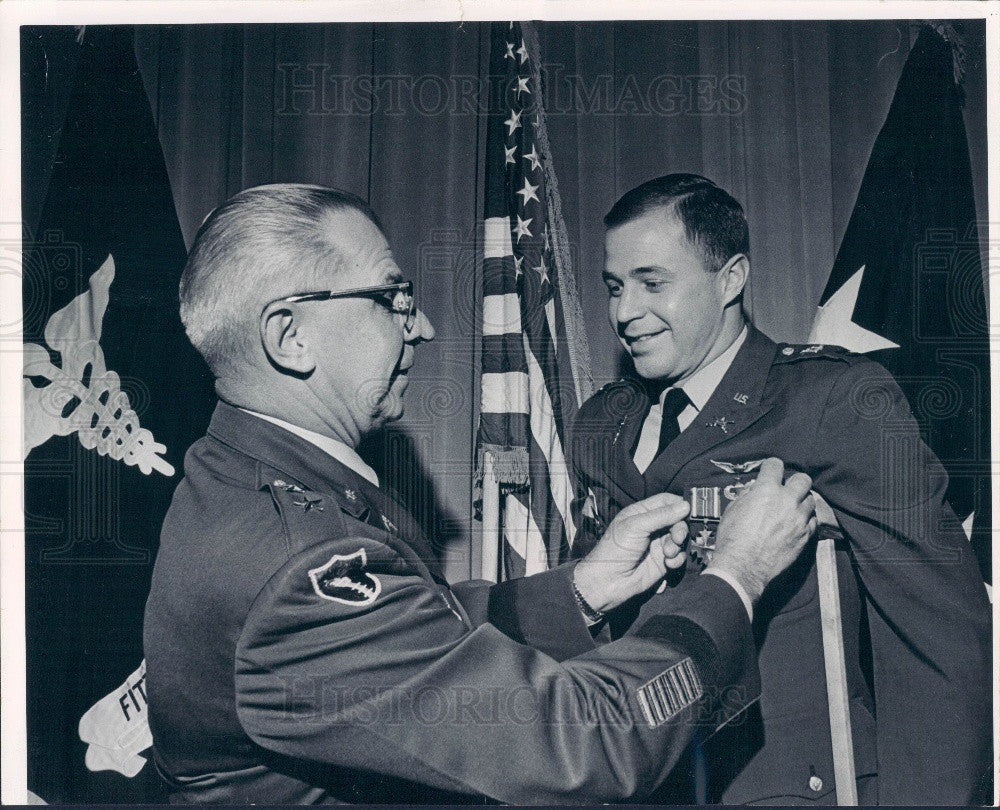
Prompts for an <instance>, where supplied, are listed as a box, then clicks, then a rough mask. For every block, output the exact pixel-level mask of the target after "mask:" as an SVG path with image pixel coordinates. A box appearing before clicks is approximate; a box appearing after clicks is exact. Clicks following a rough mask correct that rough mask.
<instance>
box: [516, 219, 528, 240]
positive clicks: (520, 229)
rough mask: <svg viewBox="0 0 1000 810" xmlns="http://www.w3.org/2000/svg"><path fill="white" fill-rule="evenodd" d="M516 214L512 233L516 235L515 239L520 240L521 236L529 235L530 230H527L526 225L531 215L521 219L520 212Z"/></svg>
mask: <svg viewBox="0 0 1000 810" xmlns="http://www.w3.org/2000/svg"><path fill="white" fill-rule="evenodd" d="M516 216H517V225H515V226H514V234H515V236H517V241H518V242H520V241H521V237H522V236H531V231H529V230H528V226H529V225H530V224H531V220H532V217H528V218H527V219H521V215H520V214H516Z"/></svg>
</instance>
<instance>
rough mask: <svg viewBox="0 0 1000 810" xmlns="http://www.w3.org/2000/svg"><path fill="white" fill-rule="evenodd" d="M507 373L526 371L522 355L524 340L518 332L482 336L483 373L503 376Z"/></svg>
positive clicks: (525, 363) (524, 358)
mask: <svg viewBox="0 0 1000 810" xmlns="http://www.w3.org/2000/svg"><path fill="white" fill-rule="evenodd" d="M508 371H523V372H525V373H527V371H528V360H527V358H526V357H525V355H524V338H523V337H522V336H521V333H520V332H508V333H506V334H501V335H484V336H483V373H484V374H503V373H506V372H508Z"/></svg>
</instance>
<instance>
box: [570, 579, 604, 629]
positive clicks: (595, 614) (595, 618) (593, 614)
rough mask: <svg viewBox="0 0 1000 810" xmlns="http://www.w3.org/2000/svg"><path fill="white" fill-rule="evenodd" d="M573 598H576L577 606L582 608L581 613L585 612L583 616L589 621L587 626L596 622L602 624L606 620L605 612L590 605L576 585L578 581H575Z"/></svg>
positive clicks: (591, 625)
mask: <svg viewBox="0 0 1000 810" xmlns="http://www.w3.org/2000/svg"><path fill="white" fill-rule="evenodd" d="M573 598H574V599H576V606H577V607H578V608H580V613H582V614H583V618H584V620H585V621H586V622H587V627H593V626H594V625H595V624H600V623H601V622H603V621H604V613H603V612H601V611H600V610H595V609H594V608H592V607H591V606H590V604H589V603H588V602H587V600H586V599H584V598H583V594H581V593H580V589H579V588H577V587H576V582H574V583H573Z"/></svg>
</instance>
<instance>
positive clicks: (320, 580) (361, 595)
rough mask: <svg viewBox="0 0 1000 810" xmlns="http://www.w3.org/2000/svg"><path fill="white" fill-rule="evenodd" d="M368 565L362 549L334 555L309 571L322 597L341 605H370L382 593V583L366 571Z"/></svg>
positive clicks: (315, 587)
mask: <svg viewBox="0 0 1000 810" xmlns="http://www.w3.org/2000/svg"><path fill="white" fill-rule="evenodd" d="M367 564H368V557H367V555H366V554H365V550H364V549H363V548H359V549H358V550H357V551H355V552H354V553H352V554H334V555H333V556H332V557H331V558H330V560H329V561H328V562H327V563H325V564H324V565H321V566H320V567H319V568H313V569H312V570H310V571H309V580H310V581H311V582H312V586H313V590H314V591H315V592H316V595H317V596H321V597H322V598H323V599H329V600H330V601H331V602H340V603H341V604H342V605H354V606H361V605H370V604H371V603H372V602H374V601H375V600H376V599H377V598H378V595H379V594H380V593H382V583H381V582H380V581H379V578H378V577H377V576H375V575H374V574H369V573H368V572H367V571H366V570H365V566H366V565H367Z"/></svg>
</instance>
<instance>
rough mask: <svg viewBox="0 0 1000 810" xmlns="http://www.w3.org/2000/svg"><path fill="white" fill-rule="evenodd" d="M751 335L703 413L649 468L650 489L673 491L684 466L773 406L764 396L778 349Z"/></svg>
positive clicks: (757, 334) (752, 332)
mask: <svg viewBox="0 0 1000 810" xmlns="http://www.w3.org/2000/svg"><path fill="white" fill-rule="evenodd" d="M749 330H750V331H749V334H748V335H747V339H746V341H745V342H744V343H743V345H742V346H741V347H740V350H739V352H737V354H736V357H735V358H734V359H733V364H732V365H731V366H730V367H729V370H728V371H727V372H726V374H725V376H724V377H723V378H722V381H721V382H720V383H719V386H718V388H716V389H715V392H714V393H713V394H712V396H711V397H710V398H709V400H708V402H707V403H705V407H704V408H703V409H702V410H701V413H699V414H698V416H697V418H696V419H695V421H694V422H692V423H691V424H690V425H689V426H688V427H687V429H686V430H684V431H683V432H682V433H681V434H680V436H678V437H677V438H676V439H675V440H674V441H672V442H671V443H670V444H669V445H668V446H667V447H666V448H665V449H664V451H663V452H662V453H661V454H660V455H659V456H657V457H656V458H655V459H653V462H652V464H650V465H649V468H648V469H647V470H646V475H645V479H646V484H647V487H648V489H649V490H653V489H655V490H657V491H659V490H661V489H663V488H665V487H667V486H669V485H670V483H671V482H672V481H673V479H674V477H675V476H676V475H677V473H678V472H679V471H680V469H681V467H683V466H684V465H685V464H687V463H688V462H689V461H691V460H692V459H694V458H697V457H698V456H700V455H702V454H703V453H706V452H707V451H709V450H710V449H712V448H713V447H715V446H716V445H719V444H722V443H723V442H726V441H729V440H730V439H732V438H733V437H734V436H737V435H739V434H740V433H742V432H743V431H744V430H746V429H747V428H748V427H750V426H751V425H752V424H754V422H756V421H757V420H758V419H760V418H761V417H762V416H764V414H766V413H767V412H768V411H769V410H771V408H772V407H773V404H771V403H762V402H761V395H762V394H763V391H764V383H765V381H766V380H767V375H768V372H769V371H770V369H771V363H772V362H773V361H774V357H775V353H776V352H777V348H778V347H777V345H776V344H775V343H774V341H772V340H771V339H770V338H768V337H767V336H766V335H764V334H762V333H761V332H758V331H757V330H756V329H754V328H753V326H750V327H749Z"/></svg>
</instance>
